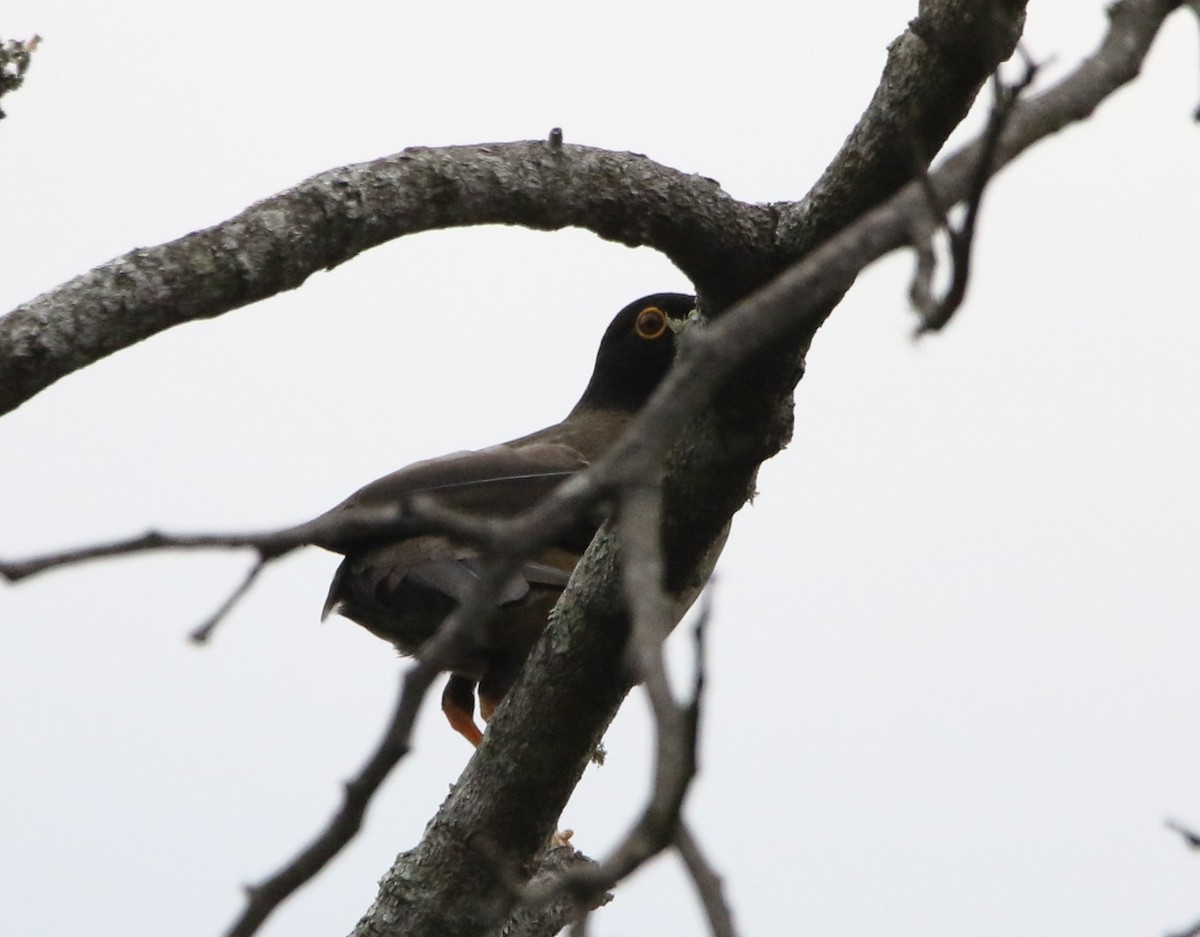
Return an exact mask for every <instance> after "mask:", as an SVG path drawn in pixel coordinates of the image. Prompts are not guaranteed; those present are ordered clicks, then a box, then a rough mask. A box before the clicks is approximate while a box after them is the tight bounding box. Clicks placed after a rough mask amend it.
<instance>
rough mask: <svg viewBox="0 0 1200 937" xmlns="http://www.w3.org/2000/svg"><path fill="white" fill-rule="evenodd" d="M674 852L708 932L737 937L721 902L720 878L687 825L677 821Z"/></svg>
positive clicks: (729, 912)
mask: <svg viewBox="0 0 1200 937" xmlns="http://www.w3.org/2000/svg"><path fill="white" fill-rule="evenodd" d="M674 845H675V850H676V852H678V853H679V858H680V859H682V860H683V864H684V866H685V867H686V868H687V870H688V875H690V876H691V879H692V884H694V885H695V886H696V893H697V894H698V895H699V896H700V902H701V903H702V904H703V905H704V913H705V915H707V917H708V927H709V931H710V932H711V933H712V937H737V928H735V927H734V925H733V912H732V910H731V909H730V907H729V904H728V902H726V900H725V892H724V888H723V886H722V883H721V877H720V876H719V875H718V874H717V873H716V871H715V870H714V869H713V867H712V866H711V865H710V864H709V862H708V860H707V859H706V858H705V856H704V850H702V849H701V848H700V844H699V843H697V842H696V840H695V838H694V837H693V836H692V832H691V830H690V829H689V828H688V825H687V823H685V822H684V821H683V820H680V821H679V823H678V825H677V826H676V827H675V843H674Z"/></svg>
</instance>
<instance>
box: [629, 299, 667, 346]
mask: <svg viewBox="0 0 1200 937" xmlns="http://www.w3.org/2000/svg"><path fill="white" fill-rule="evenodd" d="M633 330H634V331H635V332H636V333H637V335H638V338H644V339H646V340H648V341H649V340H653V339H656V338H661V337H662V335H663V333H664V332H666V331H667V314H666V313H665V312H663V311H662V310H661V309H659V308H658V307H657V306H647V307H646V308H645V309H643V310H642V311H641V312H639V313H638V317H637V321H636V322H634V324H633Z"/></svg>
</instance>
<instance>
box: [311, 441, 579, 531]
mask: <svg viewBox="0 0 1200 937" xmlns="http://www.w3.org/2000/svg"><path fill="white" fill-rule="evenodd" d="M586 466H587V460H586V459H584V458H583V456H581V455H580V453H579V452H578V450H577V449H575V448H574V447H572V446H569V445H565V444H563V443H552V442H529V443H525V444H521V445H511V444H505V445H500V446H492V447H491V448H489V449H479V450H476V451H469V452H455V453H452V454H450V455H445V456H440V457H438V458H436V459H427V460H425V461H423V462H415V463H413V464H412V465H409V466H407V467H406V468H402V469H400V470H399V471H396V472H392V473H391V474H390V475H385V476H383V477H382V478H380V479H377V480H376V481H373V482H371V483H370V484H369V485H367V486H365V487H363V488H361V489H359V490H358V491H357V492H355V493H354V494H353V495H351V496H350V497H349V498H347V499H346V500H345V501H343V502H342V503H341V504H339V505H338V506H337V507H335V508H334V509H333V510H331V511H329V512H328V514H327V515H325V516H326V517H328V516H332V515H338V514H342V513H344V512H346V511H353V510H356V509H361V508H370V507H377V506H384V505H389V504H403V503H404V502H405V501H407V500H408V499H410V498H412V497H413V496H415V495H424V496H427V497H431V498H433V499H435V500H436V501H437V502H438V503H439V504H442V505H445V506H446V507H449V508H453V509H455V510H458V511H463V512H466V513H470V514H478V515H481V516H487V517H510V516H512V515H515V514H519V513H520V512H522V511H524V510H526V509H528V508H530V507H532V506H533V505H535V504H536V503H537V502H538V501H540V500H541V499H543V498H545V497H546V496H547V495H548V494H550V492H552V491H553V490H554V489H555V488H556V487H557V486H558V485H559V484H560V483H561V482H562V481H563V480H564V479H566V478H568V477H570V476H571V475H573V474H575V473H576V472H578V471H580V470H581V469H583V468H585V467H586ZM419 533H421V531H420V530H419V529H418V530H414V531H413V534H419ZM361 542H362V541H361V538H358V537H351V536H345V537H330V538H328V539H324V540H318V541H317V543H318V544H319V545H320V546H323V547H325V548H326V549H330V550H334V551H336V552H339V553H343V552H345V551H346V550H348V549H351V548H353V547H356V546H358V545H360V544H361Z"/></svg>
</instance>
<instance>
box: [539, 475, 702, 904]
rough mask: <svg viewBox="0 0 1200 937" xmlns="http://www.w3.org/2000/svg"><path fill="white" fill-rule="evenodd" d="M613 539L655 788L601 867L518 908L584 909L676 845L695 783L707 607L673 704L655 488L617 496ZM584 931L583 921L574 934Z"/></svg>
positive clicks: (670, 615) (573, 873)
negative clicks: (689, 685)
mask: <svg viewBox="0 0 1200 937" xmlns="http://www.w3.org/2000/svg"><path fill="white" fill-rule="evenodd" d="M616 518H617V533H618V535H619V537H620V545H621V552H622V562H621V568H622V577H623V579H624V583H625V588H626V596H627V598H628V601H629V603H630V606H631V618H632V620H633V629H632V633H631V634H630V638H629V648H628V651H627V655H626V659H627V660H628V661H629V662H630V664H631V666H632V668H633V670H634V675H635V677H636V678H637V679H638V680H639V681H640V682H641V683H643V685H644V686H645V688H646V692H647V694H648V695H649V697H650V702H651V707H652V709H653V712H654V722H655V740H656V741H655V760H654V783H653V788H652V791H651V794H650V799H649V801H648V802H647V803H646V806H645V807H644V808H643V810H642V814H641V816H640V817H639V819H638V820H637V822H636V823H635V824H634V825H633V827H632V828H631V829H630V831H629V832H628V833H627V834H626V835H625V837H624V838H623V839H622V840H621V842H620V843H619V844H618V845H617V847H616V848H615V849H614V850H613V851H612V853H611V854H610V855H609V856H608V858H606V859H605V860H604V861H603V862H601V863H598V864H596V865H592V866H588V867H585V868H578V869H572V870H570V871H568V872H565V873H564V874H563V875H562V876H560V877H559V878H558V879H557V880H556V881H554V882H551V883H550V884H548V885H540V886H533V885H531V886H528V887H526V888H525V889H523V890H522V892H521V900H522V901H523V902H527V903H531V904H540V903H542V902H545V901H549V900H551V899H552V898H554V897H555V896H557V895H559V894H561V893H563V892H564V891H565V892H566V893H568V894H570V895H572V896H573V897H575V899H576V901H577V902H579V904H580V905H581V906H582V907H584V908H591V907H594V906H595V905H596V904H597V903H598V902H597V898H598V896H602V895H603V894H604V893H605V892H606V891H607V890H608V889H609V888H611V887H612V886H613V885H615V884H616V883H617V882H619V881H620V880H621V879H623V878H625V877H626V876H628V875H629V874H630V873H632V872H633V871H634V870H636V869H637V868H639V867H640V866H641V865H642V864H643V863H645V862H646V861H647V860H649V859H651V858H653V857H654V856H656V855H658V853H660V852H661V851H662V850H663V849H665V848H666V847H667V846H669V845H671V844H672V843H673V842H674V836H675V830H676V827H677V826H678V824H679V816H680V810H681V808H682V806H683V802H684V798H685V797H686V796H687V792H688V789H689V787H690V785H691V782H692V779H693V778H694V777H695V775H696V748H697V740H698V733H699V719H700V700H701V695H702V693H703V688H704V651H703V634H704V626H705V622H706V620H707V618H708V614H709V607H708V603H707V602H706V603H705V607H704V609H703V610H702V612H701V615H700V621H699V622H698V624H697V640H698V646H697V651H696V672H695V679H694V683H693V692H692V696H691V698H690V699H688V700H686V701H684V702H683V703H677V702H676V701H675V698H674V696H673V695H672V693H671V688H670V682H669V680H668V678H667V672H666V667H665V664H664V661H663V653H662V646H663V641H664V640H665V638H666V637H667V635H668V634H669V633H670V628H671V626H672V625H673V624H674V615H675V607H674V604H673V603H672V602H671V600H670V599H669V597H668V596H667V595H666V593H665V592H664V590H663V587H662V552H661V548H660V546H659V532H660V530H661V526H662V492H661V489H660V487H659V486H658V485H657V484H644V483H638V484H632V485H630V486H629V487H627V488H625V489H624V490H623V491H622V492H621V496H620V499H619V502H618V507H617V514H616ZM583 926H586V913H585V914H584V915H583V917H582V918H581V920H580V922H579V923H578V924H577V927H583Z"/></svg>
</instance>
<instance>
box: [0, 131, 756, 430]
mask: <svg viewBox="0 0 1200 937" xmlns="http://www.w3.org/2000/svg"><path fill="white" fill-rule="evenodd" d="M773 221H774V217H773V214H772V212H771V211H770V210H769V209H768V208H765V207H763V206H755V205H747V204H745V203H742V202H739V201H737V200H736V199H733V198H731V197H730V196H728V195H727V194H725V193H724V192H723V191H721V189H720V187H719V186H718V185H717V183H716V182H714V181H713V180H711V179H705V178H703V177H701V176H697V175H689V174H687V173H682V172H679V171H678V170H675V169H669V168H668V167H666V166H662V165H659V164H658V163H655V162H653V161H652V160H649V159H647V158H646V157H644V156H640V155H638V154H634V153H613V152H608V151H605V150H598V149H594V148H592V147H585V146H569V145H560V146H558V147H554V146H552V145H550V144H548V143H546V142H543V141H533V142H524V143H494V144H485V145H480V146H455V147H444V148H437V149H426V148H415V147H414V148H411V149H407V150H403V151H402V152H400V153H397V154H396V155H394V156H389V157H385V158H383V159H377V160H373V161H371V162H367V163H359V164H356V165H352V166H345V167H342V168H339V169H333V170H330V171H328V172H324V173H321V174H320V175H317V176H313V177H312V178H310V179H308V180H306V181H304V182H302V183H300V184H299V185H297V186H295V187H294V188H292V189H289V190H287V191H285V192H282V193H280V194H279V195H275V196H272V197H271V198H268V199H264V200H263V201H261V202H258V203H257V204H255V205H252V206H250V207H249V208H247V209H246V210H245V211H244V212H242V213H241V214H240V215H237V216H236V217H234V218H231V219H229V220H228V221H225V222H222V223H221V224H218V225H215V226H213V227H211V228H206V229H204V230H202V231H196V232H194V233H192V234H188V235H186V236H184V237H182V238H179V239H178V240H176V241H171V242H170V243H168V244H163V245H160V246H159V247H153V248H146V249H138V250H134V251H131V252H130V253H128V254H125V255H124V256H122V257H118V258H116V259H115V260H112V261H109V262H108V263H106V264H103V265H102V266H100V267H97V268H96V269H94V270H92V271H90V272H89V273H85V274H83V275H82V276H79V277H76V278H75V279H73V280H70V281H68V282H67V283H64V284H63V285H61V286H59V287H57V288H55V289H53V290H51V291H50V292H48V293H44V294H42V295H41V296H39V297H37V298H36V299H33V300H31V301H30V302H27V303H24V304H23V305H21V306H18V307H17V308H16V309H14V310H13V311H12V312H10V313H8V314H7V315H6V316H4V317H3V318H2V319H0V414H3V413H6V412H8V411H9V410H11V409H13V408H14V407H16V406H17V405H19V404H20V403H22V402H23V401H25V400H27V399H29V398H30V397H32V396H33V395H34V394H36V393H38V392H39V391H41V390H44V389H45V388H46V387H48V386H49V385H50V384H52V383H53V382H54V381H56V380H58V379H59V378H61V377H64V376H65V375H67V374H70V373H71V372H72V371H76V370H78V369H79V368H82V367H85V366H87V365H89V364H92V363H93V362H95V361H97V360H99V359H100V358H103V357H104V356H106V355H109V354H111V353H113V352H114V351H117V350H119V349H121V348H126V347H128V346H130V345H132V344H134V343H136V342H139V341H141V340H143V339H145V338H149V337H150V336H151V335H155V334H157V333H158V332H161V331H163V330H164V329H167V328H170V327H172V326H175V325H180V324H182V323H184V322H191V321H194V320H197V319H206V318H211V317H213V316H217V315H220V314H221V313H224V312H228V311H229V310H231V309H236V308H238V307H240V306H245V305H247V304H249V303H253V302H256V301H257V300H260V299H265V298H266V297H268V296H271V295H274V294H275V293H280V292H283V291H285V290H290V289H295V288H296V287H298V286H300V285H301V284H302V283H303V282H304V281H305V280H306V279H308V277H309V276H310V275H311V274H312V273H314V272H315V271H317V270H321V269H331V268H333V267H336V266H338V265H339V264H342V263H344V262H345V261H347V260H349V259H350V258H352V257H354V256H355V255H356V254H358V253H360V252H362V251H364V250H366V249H368V248H370V247H375V246H376V245H379V244H382V243H384V242H386V241H389V240H392V239H394V238H398V237H402V236H404V235H408V234H414V233H417V232H420V231H431V230H436V229H441V228H450V227H462V226H466V225H478V224H519V225H523V226H524V227H527V228H534V229H537V230H543V231H552V230H558V229H561V228H566V227H582V228H587V229H589V230H591V231H594V232H595V233H596V234H598V235H599V236H600V237H603V238H605V239H607V240H611V241H617V242H619V243H622V244H626V245H629V246H642V245H644V246H649V247H654V248H656V249H657V250H659V251H662V252H663V253H664V254H666V255H667V256H668V257H669V258H671V260H673V261H674V262H675V263H676V264H677V265H678V266H679V267H680V269H681V270H683V272H684V273H686V274H687V275H688V276H689V277H691V279H692V280H693V282H695V283H697V284H704V285H709V286H711V287H712V289H714V291H719V290H720V280H721V278H720V277H719V276H717V275H716V272H717V271H720V272H722V273H723V274H725V275H729V274H737V273H738V269H739V267H742V266H745V267H748V268H753V269H754V270H759V268H762V270H765V269H766V266H767V265H766V263H765V262H764V261H763V260H762V257H763V251H764V248H765V247H766V246H767V245H768V243H769V237H770V232H771V230H772V228H773ZM755 275H757V276H758V277H759V278H760V279H761V278H762V275H763V274H762V272H761V270H760V272H759V273H758V274H755ZM740 276H741V275H740V274H739V278H740Z"/></svg>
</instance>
